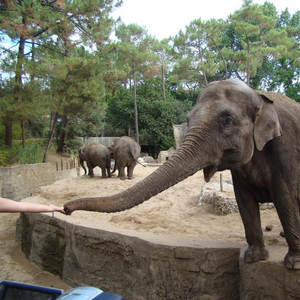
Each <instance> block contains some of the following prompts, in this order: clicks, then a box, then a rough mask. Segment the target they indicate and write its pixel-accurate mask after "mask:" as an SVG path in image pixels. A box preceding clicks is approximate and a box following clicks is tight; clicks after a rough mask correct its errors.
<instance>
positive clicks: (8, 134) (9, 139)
mask: <svg viewBox="0 0 300 300" xmlns="http://www.w3.org/2000/svg"><path fill="white" fill-rule="evenodd" d="M5 145H6V146H7V147H9V148H11V147H12V122H6V124H5Z"/></svg>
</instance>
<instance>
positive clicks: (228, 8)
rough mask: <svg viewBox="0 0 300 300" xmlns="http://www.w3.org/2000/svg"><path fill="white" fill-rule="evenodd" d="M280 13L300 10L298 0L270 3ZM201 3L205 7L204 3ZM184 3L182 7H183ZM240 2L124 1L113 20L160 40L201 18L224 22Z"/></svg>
mask: <svg viewBox="0 0 300 300" xmlns="http://www.w3.org/2000/svg"><path fill="white" fill-rule="evenodd" d="M253 2H254V3H257V4H264V2H265V0H254V1H253ZM268 2H271V3H273V4H274V5H275V7H276V9H277V12H278V13H281V12H282V11H283V10H285V9H286V8H288V10H289V12H290V13H291V14H294V13H295V12H296V11H298V10H300V4H299V0H269V1H268ZM203 3H204V4H203ZM183 4H184V5H183ZM242 4H243V0H123V5H122V7H120V8H117V9H116V10H115V11H114V13H113V17H114V18H115V19H116V18H118V17H121V19H122V21H123V22H124V23H125V24H126V25H129V24H137V25H139V26H143V27H145V28H146V29H147V31H148V34H150V35H152V36H155V37H156V38H157V39H158V40H162V39H164V38H167V37H169V36H175V35H176V34H177V33H178V32H179V31H180V30H183V31H184V30H185V27H186V26H187V25H189V24H190V22H191V21H193V20H195V19H199V18H201V19H202V21H207V20H210V19H223V20H225V19H227V17H228V16H229V15H230V14H232V13H234V12H235V11H236V10H238V9H240V8H241V6H242Z"/></svg>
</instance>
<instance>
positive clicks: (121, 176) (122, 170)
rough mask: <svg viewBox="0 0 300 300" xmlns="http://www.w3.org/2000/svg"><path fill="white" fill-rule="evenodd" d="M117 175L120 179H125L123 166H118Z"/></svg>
mask: <svg viewBox="0 0 300 300" xmlns="http://www.w3.org/2000/svg"><path fill="white" fill-rule="evenodd" d="M118 177H119V178H120V179H122V180H124V179H126V176H125V168H124V167H119V176H118Z"/></svg>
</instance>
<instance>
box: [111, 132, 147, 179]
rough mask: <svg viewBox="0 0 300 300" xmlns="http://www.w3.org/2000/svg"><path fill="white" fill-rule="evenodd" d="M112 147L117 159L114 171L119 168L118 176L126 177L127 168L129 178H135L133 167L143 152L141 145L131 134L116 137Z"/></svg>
mask: <svg viewBox="0 0 300 300" xmlns="http://www.w3.org/2000/svg"><path fill="white" fill-rule="evenodd" d="M110 148H111V150H112V151H113V154H114V159H115V166H114V170H113V171H112V173H114V172H115V171H116V170H117V169H118V177H119V178H120V179H126V175H125V168H127V178H128V179H133V169H134V168H135V166H136V163H137V160H138V158H139V157H140V154H141V147H140V145H139V144H138V143H137V142H136V141H134V140H133V139H132V138H130V137H129V136H122V137H120V138H118V139H116V140H115V141H114V143H113V145H112V146H111V147H110Z"/></svg>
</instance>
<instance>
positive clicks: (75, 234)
mask: <svg viewBox="0 0 300 300" xmlns="http://www.w3.org/2000/svg"><path fill="white" fill-rule="evenodd" d="M62 217H63V218H64V216H62ZM67 218H69V219H70V221H71V217H67ZM17 237H18V240H19V241H20V242H21V245H22V250H23V252H24V253H25V254H26V256H27V257H28V258H30V260H31V261H33V262H34V263H36V264H37V265H38V266H39V267H41V268H42V269H45V270H48V271H50V272H52V273H55V274H57V275H59V276H60V277H61V278H62V280H63V281H65V282H66V283H68V284H70V285H71V286H81V285H89V286H94V287H98V288H100V289H102V290H104V291H109V292H111V293H117V294H120V295H122V296H123V297H124V298H125V299H128V300H129V299H130V300H146V299H153V300H158V299H162V300H163V299H166V300H167V299H174V300H176V299H178V300H179V299H189V300H207V299H214V300H218V299H219V300H221V299H222V300H224V299H230V300H238V299H239V265H238V261H239V253H240V251H239V249H238V248H234V247H232V248H230V247H228V246H226V245H223V244H222V243H219V244H218V243H213V242H212V243H210V244H207V242H205V241H203V243H199V244H198V245H197V243H195V242H194V245H191V244H189V245H187V244H185V243H184V242H180V241H179V243H178V242H177V241H171V240H166V239H165V238H163V239H161V240H160V241H155V242H154V241H151V240H149V239H143V238H139V237H135V236H130V235H126V234H120V233H116V232H110V231H106V230H100V229H95V228H88V227H84V226H78V225H76V224H72V223H71V222H70V223H69V222H66V221H64V220H63V219H60V218H53V219H52V218H51V216H49V215H46V214H22V215H21V217H20V218H19V220H18V225H17Z"/></svg>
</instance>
